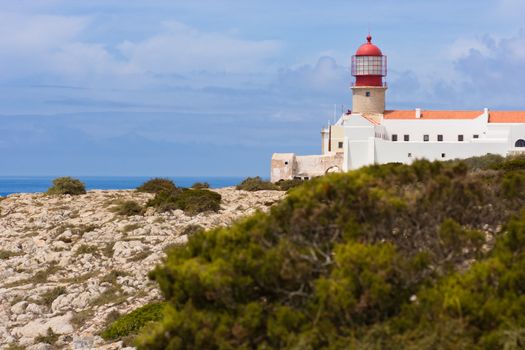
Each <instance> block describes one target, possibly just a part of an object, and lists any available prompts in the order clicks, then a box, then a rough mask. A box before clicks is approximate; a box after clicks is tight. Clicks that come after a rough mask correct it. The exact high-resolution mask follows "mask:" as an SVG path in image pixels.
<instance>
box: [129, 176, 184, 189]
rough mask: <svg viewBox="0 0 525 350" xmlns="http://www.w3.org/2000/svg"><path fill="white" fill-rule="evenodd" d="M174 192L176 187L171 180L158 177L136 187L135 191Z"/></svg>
mask: <svg viewBox="0 0 525 350" xmlns="http://www.w3.org/2000/svg"><path fill="white" fill-rule="evenodd" d="M176 190H177V186H175V183H174V182H173V181H172V180H170V179H165V178H160V177H157V178H154V179H151V180H148V181H146V182H144V183H143V184H142V185H140V186H139V187H137V191H139V192H147V193H159V192H174V191H176Z"/></svg>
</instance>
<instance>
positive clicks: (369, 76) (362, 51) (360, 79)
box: [352, 35, 386, 86]
mask: <svg viewBox="0 0 525 350" xmlns="http://www.w3.org/2000/svg"><path fill="white" fill-rule="evenodd" d="M366 41H367V42H366V43H364V44H363V45H361V46H360V47H359V48H358V49H357V51H356V53H355V55H354V56H352V75H353V76H354V77H356V79H355V86H383V77H384V76H386V56H384V55H383V53H382V52H381V50H380V49H379V47H377V46H375V45H374V44H372V37H371V36H370V35H368V36H367V37H366Z"/></svg>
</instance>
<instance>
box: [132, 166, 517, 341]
mask: <svg viewBox="0 0 525 350" xmlns="http://www.w3.org/2000/svg"><path fill="white" fill-rule="evenodd" d="M513 171H517V170H513ZM511 172H512V171H510V170H507V168H502V169H499V170H498V169H495V170H494V169H493V170H490V171H471V170H470V168H469V167H468V166H466V165H465V163H457V162H456V163H455V162H450V163H441V162H428V161H425V160H419V161H415V162H414V163H413V164H412V165H402V164H388V165H373V166H369V167H364V168H361V169H359V170H356V171H351V172H348V173H344V174H330V175H327V176H323V177H319V178H315V179H312V180H310V181H307V182H305V183H304V184H303V185H301V186H299V187H297V188H296V189H295V190H293V191H290V193H289V195H288V196H287V197H286V198H285V199H284V200H283V201H281V202H279V203H278V204H276V205H275V206H273V207H272V208H271V209H270V211H269V213H267V214H264V213H256V214H255V215H253V216H251V217H249V218H245V219H243V220H241V221H238V222H236V223H234V224H233V225H232V226H230V227H227V228H216V229H213V230H209V231H205V232H198V233H196V234H194V235H192V236H191V237H190V238H189V240H188V243H187V244H186V245H181V246H173V247H171V248H170V249H169V250H168V251H167V257H166V260H165V262H164V263H163V264H162V265H160V266H158V267H157V268H156V269H155V270H154V271H153V272H152V273H151V277H152V278H154V279H155V280H156V281H157V282H158V284H159V287H160V290H161V292H162V294H163V296H164V298H165V300H166V303H167V306H166V310H165V313H164V317H163V319H162V321H161V322H158V323H155V324H154V325H152V326H151V327H148V328H147V330H144V331H143V332H142V334H141V335H140V336H139V338H138V348H139V349H164V348H171V349H220V348H222V349H237V348H238V349H282V348H286V349H348V348H349V349H392V350H398V349H399V350H401V349H456V348H462V349H501V348H505V347H506V348H509V349H513V348H515V349H519V348H522V347H523V343H522V341H523V339H525V337H524V334H523V329H525V317H524V316H523V315H525V298H524V297H523V295H524V294H525V282H524V281H525V213H523V214H521V215H520V216H518V214H519V212H518V211H519V210H520V208H523V207H524V206H525V196H515V197H513V198H508V196H507V195H506V194H505V193H506V191H507V190H503V188H504V186H507V185H503V179H505V178H509V176H510V175H508V174H511ZM509 179H510V178H509ZM508 181H511V182H512V181H514V182H515V183H514V185H512V184H511V185H512V186H518V187H520V186H521V180H513V179H510V180H508ZM511 185H509V186H511ZM512 186H511V187H510V188H512ZM486 237H494V239H495V248H494V249H493V250H492V251H489V252H487V251H486V250H488V249H490V248H491V247H492V246H493V243H494V242H493V241H492V240H490V241H488V242H486V241H485V240H486ZM482 248H483V249H482Z"/></svg>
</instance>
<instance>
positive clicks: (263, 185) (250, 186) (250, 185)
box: [236, 176, 279, 191]
mask: <svg viewBox="0 0 525 350" xmlns="http://www.w3.org/2000/svg"><path fill="white" fill-rule="evenodd" d="M236 188H237V189H238V190H243V191H263V190H278V189H279V188H278V187H277V186H276V185H274V184H273V183H271V182H270V181H266V180H263V179H261V178H260V177H259V176H256V177H248V178H246V179H244V180H243V181H242V182H241V183H240V184H238V185H237V187H236Z"/></svg>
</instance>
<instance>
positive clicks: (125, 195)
mask: <svg viewBox="0 0 525 350" xmlns="http://www.w3.org/2000/svg"><path fill="white" fill-rule="evenodd" d="M214 191H216V192H218V193H220V194H221V196H222V203H221V210H220V211H219V212H218V213H202V214H199V215H196V216H193V217H190V216H187V215H185V214H184V212H183V211H181V210H175V211H172V212H168V213H158V212H156V211H155V210H154V209H153V208H148V209H147V210H146V212H145V214H144V215H143V216H131V217H126V216H119V215H116V214H115V213H114V211H112V207H114V205H115V203H118V202H119V201H123V200H134V201H136V202H138V203H139V204H141V205H144V204H145V203H146V202H147V201H148V200H149V199H151V198H152V196H153V195H151V194H148V193H139V192H135V191H130V190H121V191H100V190H95V191H88V193H87V194H85V195H81V196H52V197H51V196H47V195H44V194H16V195H10V196H8V197H7V198H6V199H4V200H2V201H0V208H1V211H2V215H1V216H0V240H1V241H2V249H3V250H8V251H9V252H11V253H12V254H11V256H10V257H9V258H8V259H3V260H0V349H1V348H4V347H5V346H7V345H9V344H15V343H18V344H21V345H24V346H26V348H28V349H50V348H55V347H65V348H71V349H122V348H124V346H123V345H122V342H113V343H107V342H105V341H104V340H103V339H102V338H101V337H99V336H97V335H96V334H99V332H100V331H101V330H102V329H103V327H104V326H105V324H106V317H107V315H108V314H109V313H110V311H111V310H115V311H118V312H119V313H121V314H125V313H127V312H129V311H131V310H133V309H136V308H138V307H140V306H142V305H144V304H146V303H149V302H151V301H153V300H158V299H159V298H160V297H161V295H160V291H159V290H158V288H157V287H156V285H155V284H154V283H152V282H151V281H149V279H148V277H147V275H148V273H149V271H151V270H152V269H153V268H154V267H155V265H157V264H158V263H159V262H161V261H162V259H163V258H164V257H165V253H164V249H165V248H166V247H168V246H170V245H174V244H185V243H186V242H187V240H188V236H187V235H186V234H184V232H185V229H186V228H187V227H188V226H189V225H198V226H201V227H203V228H205V229H210V228H213V227H217V226H225V225H229V224H231V223H232V222H233V221H234V220H236V219H238V218H240V217H242V216H244V215H247V214H249V213H251V212H253V211H255V210H263V211H265V210H268V208H269V206H268V205H269V203H274V202H276V201H278V200H280V199H281V198H283V197H284V196H285V193H284V192H279V191H259V192H245V191H236V190H235V189H234V188H222V189H217V190H214ZM48 328H51V329H52V330H53V332H54V333H55V334H57V335H59V338H58V339H59V340H58V341H57V343H56V344H55V345H53V346H50V345H48V344H44V343H39V344H35V338H36V337H37V336H39V335H46V333H47V330H48Z"/></svg>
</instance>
